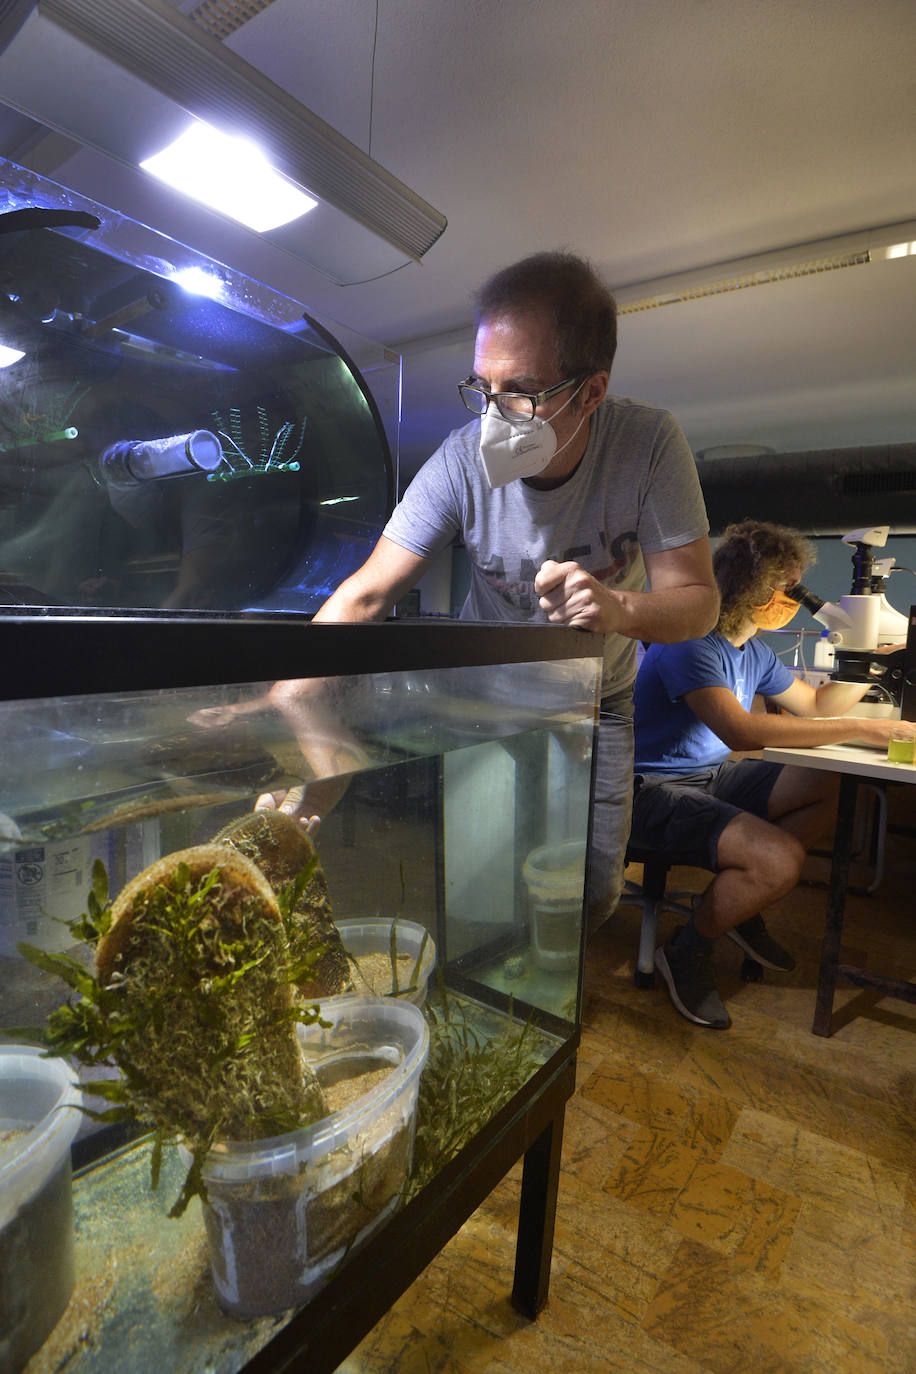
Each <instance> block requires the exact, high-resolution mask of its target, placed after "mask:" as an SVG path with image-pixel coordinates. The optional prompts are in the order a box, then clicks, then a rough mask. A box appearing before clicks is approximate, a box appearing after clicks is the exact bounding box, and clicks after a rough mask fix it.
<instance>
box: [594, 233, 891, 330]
mask: <svg viewBox="0 0 916 1374" xmlns="http://www.w3.org/2000/svg"><path fill="white" fill-rule="evenodd" d="M914 235H916V221H914V220H907V221H904V222H903V223H898V224H887V225H883V226H882V227H881V228H878V229H862V230H860V231H859V232H857V233H853V234H840V235H837V236H836V237H835V238H830V239H819V240H817V241H815V242H811V243H799V244H795V245H793V246H792V247H790V248H780V249H777V250H775V251H774V252H771V253H759V254H757V255H756V256H754V257H747V258H733V259H730V260H729V261H728V262H720V263H714V264H712V265H710V266H708V267H700V268H696V269H694V270H693V271H690V272H676V273H672V274H671V275H670V276H665V277H655V278H653V279H652V280H650V281H643V282H635V283H633V285H631V286H623V287H620V288H619V289H618V290H616V291H615V292H614V294H615V297H616V299H617V309H618V314H620V315H635V314H638V313H639V312H640V311H643V310H656V309H658V308H659V307H660V306H662V305H675V304H677V303H679V302H682V301H694V300H700V299H702V298H703V297H705V296H721V295H725V294H727V293H730V292H732V291H743V290H746V289H747V288H748V287H751V286H766V285H768V284H770V283H773V282H782V281H791V280H793V279H794V278H796V277H810V276H814V275H816V274H818V273H821V272H833V271H836V270H838V269H840V268H843V267H860V266H862V265H864V264H865V263H869V262H879V261H882V260H884V259H888V258H898V257H905V256H907V255H909V254H910V253H913V252H916V247H914V244H916V240H914Z"/></svg>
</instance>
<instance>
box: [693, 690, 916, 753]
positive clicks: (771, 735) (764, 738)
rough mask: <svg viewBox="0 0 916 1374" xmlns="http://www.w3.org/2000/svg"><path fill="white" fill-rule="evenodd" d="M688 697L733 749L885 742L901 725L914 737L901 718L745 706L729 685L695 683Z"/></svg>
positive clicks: (914, 732) (913, 730)
mask: <svg viewBox="0 0 916 1374" xmlns="http://www.w3.org/2000/svg"><path fill="white" fill-rule="evenodd" d="M684 701H685V703H686V704H687V705H688V706H689V707H690V709H691V711H692V712H693V713H694V715H695V716H697V717H698V718H699V719H700V720H701V721H702V722H703V724H704V725H708V726H709V729H710V730H712V731H713V733H714V734H716V735H718V736H719V739H720V740H721V741H722V743H723V744H726V745H727V746H728V748H729V749H731V750H734V751H737V752H739V753H744V752H746V751H748V750H753V749H765V748H767V747H768V746H769V747H770V748H791V747H793V746H794V747H796V748H799V749H810V748H813V747H814V746H816V745H818V744H841V743H842V742H843V740H849V739H865V740H869V741H870V742H871V743H872V744H875V745H878V746H879V747H880V746H881V745H885V744H886V743H887V741H888V738H889V736H890V734H891V732H892V731H898V730H902V731H903V732H904V733H905V734H907V735H908V736H909V737H910V738H912V739H916V724H911V723H909V722H907V721H899V720H888V719H884V720H873V719H870V718H865V717H862V716H847V717H846V718H845V719H844V718H843V717H842V716H841V717H839V718H837V717H833V716H831V717H824V718H820V719H819V718H817V717H811V716H796V715H769V714H767V713H766V712H763V711H753V712H752V711H746V710H745V709H744V707H743V706H742V705H741V703H740V701H738V700H737V698H736V697H735V695H734V693H733V692H731V691H730V690H729V688H728V687H697V688H695V689H694V690H693V691H692V692H685V693H684Z"/></svg>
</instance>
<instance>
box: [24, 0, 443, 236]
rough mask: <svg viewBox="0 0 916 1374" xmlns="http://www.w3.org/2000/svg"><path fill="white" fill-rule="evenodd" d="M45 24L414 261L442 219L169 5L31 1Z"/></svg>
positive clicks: (158, 0)
mask: <svg viewBox="0 0 916 1374" xmlns="http://www.w3.org/2000/svg"><path fill="white" fill-rule="evenodd" d="M33 8H35V9H37V12H38V15H39V17H40V18H41V19H44V20H48V21H49V22H50V23H51V24H53V25H55V26H57V27H59V28H61V29H63V30H64V31H65V32H67V33H69V34H71V35H72V36H73V37H74V38H76V39H78V40H79V41H80V42H81V43H84V44H86V45H87V46H88V47H89V48H91V49H92V50H93V51H94V52H96V53H98V54H100V55H101V56H102V57H104V58H107V59H108V60H109V61H111V62H114V63H116V64H117V65H118V66H119V67H121V68H122V69H124V70H125V71H127V72H129V73H130V74H131V75H133V76H134V77H136V78H138V79H139V80H140V81H143V82H144V83H145V84H146V85H147V86H149V87H151V88H152V89H153V90H154V91H157V92H159V94H160V95H163V96H165V97H166V98H167V99H168V100H170V101H172V102H173V103H174V104H175V105H178V106H180V107H181V108H182V109H183V110H186V111H187V112H188V113H189V114H191V115H192V116H194V117H195V118H196V119H199V120H202V121H204V122H205V123H208V124H212V125H213V126H214V127H216V128H219V129H223V130H226V131H229V132H231V133H233V134H234V135H236V136H239V137H246V138H248V139H250V140H251V141H252V142H253V143H255V144H256V145H257V146H258V147H259V148H262V149H263V151H264V153H265V155H266V156H267V158H268V160H269V162H270V165H271V166H272V167H273V168H275V169H276V170H277V171H278V172H280V173H281V174H282V175H283V176H284V177H286V178H287V179H288V180H289V181H292V182H293V183H295V185H296V186H298V187H301V188H303V189H304V190H305V191H307V192H308V193H310V195H312V196H316V197H317V198H318V199H319V201H323V202H325V203H327V204H328V205H331V206H334V207H335V208H336V209H337V210H340V211H342V212H343V213H344V214H345V215H347V216H349V217H350V218H351V219H352V220H354V221H356V223H358V224H360V225H362V226H364V228H366V229H368V230H370V231H371V232H372V233H373V234H375V235H376V236H377V237H378V238H380V239H382V240H383V241H384V242H385V243H388V244H390V245H391V246H392V247H394V248H396V249H397V250H398V251H399V252H401V253H403V254H404V255H405V256H406V257H408V258H412V259H413V260H414V261H419V260H420V258H422V256H423V254H424V253H426V252H427V251H428V250H429V249H430V248H431V247H432V245H433V244H434V243H435V242H436V240H437V239H438V238H439V237H440V235H441V234H442V232H443V231H444V229H445V226H446V219H445V216H444V215H442V214H440V212H439V211H438V210H435V209H433V207H432V206H431V205H429V204H428V203H427V202H426V201H425V200H423V199H422V197H420V196H418V195H417V194H416V192H414V191H412V190H410V188H409V187H407V186H405V185H404V183H403V182H402V181H399V180H398V178H397V177H395V176H393V175H392V174H391V173H390V172H388V171H386V169H385V168H384V167H382V166H381V165H380V164H379V163H377V162H375V161H374V160H373V159H372V158H370V157H369V156H367V154H366V153H364V152H363V151H362V149H361V148H358V147H357V146H356V144H355V143H351V142H350V140H349V139H347V138H344V137H343V135H342V134H339V133H338V132H337V130H336V129H333V128H331V126H330V125H329V124H326V123H325V121H324V120H323V119H320V118H319V117H318V115H316V114H314V113H313V112H312V111H311V110H309V109H307V108H306V107H305V106H304V105H303V104H301V102H300V101H298V100H295V99H294V98H293V97H292V96H291V95H290V94H289V92H288V91H285V90H283V88H282V87H280V86H277V85H276V84H275V83H274V82H272V81H270V80H269V79H268V78H267V77H266V76H265V75H264V74H263V73H262V72H260V71H258V70H257V68H256V67H253V66H252V65H251V64H250V63H248V62H246V61H245V60H244V59H243V58H241V57H239V55H238V54H237V53H236V52H234V51H233V49H232V48H229V47H227V46H226V45H225V44H223V43H221V42H220V41H219V40H218V39H217V38H214V37H213V36H212V35H211V34H210V33H208V32H206V31H205V30H204V29H202V28H201V27H200V25H199V24H196V23H194V22H193V21H192V20H191V19H189V18H187V17H186V16H185V15H183V14H181V13H180V12H179V11H178V10H176V9H174V8H173V7H172V5H170V4H169V3H168V0H37V3H36V0H33Z"/></svg>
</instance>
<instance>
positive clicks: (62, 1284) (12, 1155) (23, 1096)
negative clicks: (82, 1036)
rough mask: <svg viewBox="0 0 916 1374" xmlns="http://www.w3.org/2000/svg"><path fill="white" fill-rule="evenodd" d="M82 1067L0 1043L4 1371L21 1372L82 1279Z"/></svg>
mask: <svg viewBox="0 0 916 1374" xmlns="http://www.w3.org/2000/svg"><path fill="white" fill-rule="evenodd" d="M79 1102H80V1090H79V1085H78V1081H77V1077H76V1074H75V1073H74V1072H73V1070H72V1069H71V1068H70V1066H69V1064H67V1063H66V1061H65V1060H63V1059H45V1058H43V1057H42V1052H41V1050H40V1049H38V1048H37V1047H34V1046H31V1045H0V1370H3V1371H4V1374H17V1371H18V1370H20V1369H21V1368H22V1367H23V1366H24V1365H25V1363H26V1361H27V1360H28V1359H29V1358H30V1357H31V1356H32V1355H33V1354H34V1353H35V1351H36V1350H37V1349H38V1348H39V1346H41V1345H42V1343H43V1342H44V1341H45V1340H46V1339H47V1337H48V1336H49V1335H50V1333H51V1331H52V1330H53V1328H54V1326H55V1325H56V1323H57V1321H58V1319H59V1318H60V1316H61V1313H62V1312H63V1310H64V1308H65V1307H66V1306H67V1303H68V1302H69V1300H70V1295H71V1293H72V1292H73V1284H74V1265H73V1199H72V1175H71V1171H70V1145H71V1142H72V1140H73V1137H74V1136H75V1135H76V1132H77V1128H78V1127H79V1124H80V1121H81V1116H80V1113H79V1111H77V1110H76V1109H77V1107H78V1105H79Z"/></svg>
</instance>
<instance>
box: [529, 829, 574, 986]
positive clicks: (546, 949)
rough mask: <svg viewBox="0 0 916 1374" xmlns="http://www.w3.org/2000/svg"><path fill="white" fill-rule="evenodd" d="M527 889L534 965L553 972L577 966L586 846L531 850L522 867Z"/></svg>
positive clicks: (570, 844) (565, 845) (548, 847)
mask: <svg viewBox="0 0 916 1374" xmlns="http://www.w3.org/2000/svg"><path fill="white" fill-rule="evenodd" d="M522 877H523V878H524V879H525V884H526V886H527V888H528V909H529V913H530V917H531V944H532V948H533V950H534V962H535V963H536V964H537V966H538V967H539V968H542V969H545V970H547V971H548V972H552V973H561V972H563V971H564V970H567V971H568V970H569V969H574V968H577V967H578V963H579V946H580V939H581V933H582V906H583V900H584V895H585V845H584V843H582V842H581V841H579V840H567V841H565V842H564V843H562V844H547V845H542V846H541V848H540V849H533V850H532V851H531V853H530V854H529V855H528V857H527V859H526V860H525V862H524V865H523V866H522Z"/></svg>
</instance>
